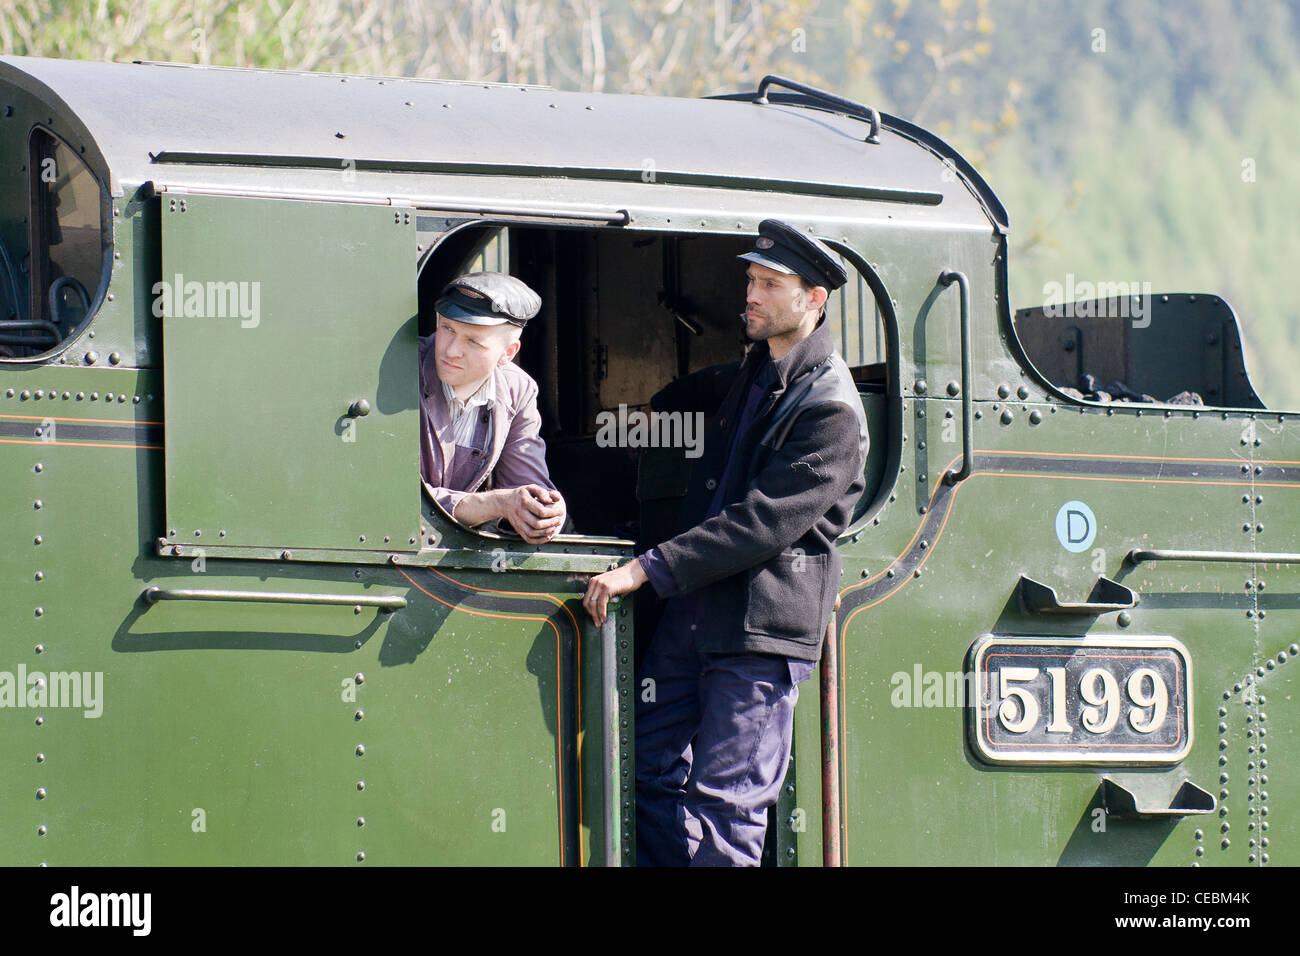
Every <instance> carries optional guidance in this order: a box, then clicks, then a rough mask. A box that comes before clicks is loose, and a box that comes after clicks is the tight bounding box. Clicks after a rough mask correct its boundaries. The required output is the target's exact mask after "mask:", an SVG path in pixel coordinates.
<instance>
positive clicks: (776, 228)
mask: <svg viewBox="0 0 1300 956" xmlns="http://www.w3.org/2000/svg"><path fill="white" fill-rule="evenodd" d="M737 258H739V259H745V260H747V261H749V262H757V263H758V264H759V265H760V266H767V267H768V268H769V269H775V270H776V271H777V272H782V273H785V274H786V275H788V276H800V277H801V278H804V279H807V280H808V281H809V282H811V283H812V284H813V285H819V286H822V287H823V288H825V289H826V291H828V292H834V291H835V290H836V289H838V288H839V287H840V286H842V285H844V283H845V282H847V281H848V279H849V275H848V273H847V272H845V271H844V267H843V266H842V265H840V263H839V259H838V258H837V257H836V255H835V253H833V252H832V251H831V250H830V247H829V246H827V245H826V243H824V242H822V241H821V240H820V239H814V238H813V237H812V236H810V235H807V234H806V233H802V232H800V231H799V230H798V229H796V228H795V227H794V226H791V225H790V224H789V223H785V222H782V221H781V220H779V219H764V220H763V221H762V222H760V223H759V224H758V239H757V240H755V242H754V248H753V250H752V251H750V252H746V253H745V254H744V255H742V256H738V257H737Z"/></svg>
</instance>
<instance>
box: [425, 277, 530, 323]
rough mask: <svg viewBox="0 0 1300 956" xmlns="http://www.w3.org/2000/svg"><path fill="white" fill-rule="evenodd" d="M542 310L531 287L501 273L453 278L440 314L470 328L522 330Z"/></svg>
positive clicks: (439, 309) (439, 310)
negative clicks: (508, 326)
mask: <svg viewBox="0 0 1300 956" xmlns="http://www.w3.org/2000/svg"><path fill="white" fill-rule="evenodd" d="M541 307H542V298H541V296H539V295H538V294H537V293H536V292H534V291H533V290H532V289H530V288H528V286H527V285H526V284H525V283H523V282H521V281H520V280H518V279H516V278H515V277H514V276H508V275H505V274H504V273H501V272H471V273H469V274H468V275H463V276H461V277H460V278H459V279H453V280H452V281H451V283H450V284H448V286H447V288H445V289H444V290H443V291H442V297H441V298H440V299H438V302H437V305H436V308H437V310H438V314H439V315H442V316H446V317H447V318H449V319H455V320H456V321H457V322H466V323H468V324H470V325H504V324H506V323H507V322H509V323H510V324H511V325H517V326H519V327H520V328H523V327H524V325H526V324H527V322H528V320H529V319H531V318H532V317H533V316H535V315H536V314H537V313H538V311H539V310H540V309H541Z"/></svg>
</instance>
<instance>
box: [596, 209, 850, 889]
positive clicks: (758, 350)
mask: <svg viewBox="0 0 1300 956" xmlns="http://www.w3.org/2000/svg"><path fill="white" fill-rule="evenodd" d="M740 258H741V259H745V260H747V261H748V262H749V267H748V269H747V272H746V275H747V278H748V289H747V293H746V309H745V314H744V316H743V317H742V318H743V321H744V324H745V332H746V335H747V336H748V337H749V338H750V339H751V340H752V341H753V342H754V343H755V344H754V345H753V346H752V347H751V348H750V349H749V351H748V353H747V354H746V356H745V358H744V360H743V361H741V362H740V363H739V365H738V366H737V365H730V366H723V367H718V368H713V369H705V370H703V371H701V372H698V373H696V374H694V375H690V376H687V377H686V378H683V379H679V380H678V381H676V382H673V383H672V384H670V385H669V386H668V387H667V388H665V389H664V390H663V391H661V392H660V393H659V394H658V395H656V396H655V398H654V400H653V402H652V406H653V407H654V409H655V410H657V411H675V410H679V409H680V410H683V411H700V410H702V411H705V412H706V413H709V414H714V413H716V414H714V417H713V419H712V420H711V422H710V425H709V428H708V430H707V431H706V433H705V440H704V453H703V456H702V457H701V458H700V459H698V460H697V462H696V463H695V468H694V471H693V473H692V477H691V482H690V486H689V488H688V491H687V495H686V500H685V503H684V504H683V506H682V514H681V518H680V520H679V525H678V526H679V529H681V530H680V533H679V534H677V535H676V536H675V537H672V538H669V539H668V540H667V541H664V542H663V543H662V544H660V545H658V546H657V547H654V548H651V549H650V550H648V551H646V552H645V553H644V554H642V555H640V556H639V557H638V558H636V559H634V560H632V561H630V562H628V563H627V564H624V565H622V566H621V567H619V568H616V569H615V570H613V571H608V572H606V573H604V574H600V575H596V576H595V577H593V578H592V579H591V581H590V582H589V584H588V586H587V592H586V595H585V596H584V598H583V605H584V607H585V608H586V609H587V611H588V613H589V614H590V615H591V617H592V620H593V621H595V623H596V624H597V625H600V624H602V623H603V622H604V620H605V617H606V605H607V604H608V602H609V600H610V599H611V598H614V597H617V596H619V595H623V594H627V593H629V592H631V591H635V590H636V589H637V588H639V587H640V586H641V585H642V584H644V583H645V582H646V581H649V582H650V584H651V586H652V587H653V588H654V590H655V592H656V594H657V595H658V596H659V597H660V598H663V599H666V601H667V603H666V605H665V607H664V613H663V617H662V618H661V620H660V623H659V627H658V629H657V630H656V631H655V633H654V637H653V638H652V639H651V642H650V646H649V649H648V650H647V652H646V654H645V657H644V659H643V660H642V662H641V665H640V667H639V669H638V673H637V692H638V697H637V709H636V780H637V790H636V794H637V860H638V863H641V864H649V865H658V866H686V865H693V866H702V865H713V866H756V865H758V863H759V861H760V858H761V855H762V850H763V841H764V837H765V835H766V830H767V812H768V809H769V808H770V807H771V806H773V805H774V804H775V803H776V798H777V794H778V791H779V788H780V786H781V783H782V781H783V779H784V777H785V773H786V768H787V765H788V764H789V760H790V745H791V735H792V731H793V723H794V705H795V702H796V701H797V700H798V697H799V690H798V685H799V683H800V681H803V680H806V679H807V678H808V677H809V676H810V675H811V674H812V671H813V668H814V665H815V664H816V662H817V660H818V659H819V657H820V655H821V646H822V639H823V636H824V635H825V632H826V628H827V624H828V622H829V620H830V616H831V612H832V609H833V607H834V604H835V597H836V594H837V593H838V590H839V579H840V556H839V552H838V551H837V550H836V548H835V539H836V538H837V537H838V536H839V534H840V533H841V532H842V531H843V530H844V528H845V527H846V526H847V525H848V523H849V520H850V518H851V517H852V514H853V507H854V505H855V504H856V502H857V500H858V497H859V496H860V495H861V494H862V490H863V487H864V483H863V477H862V470H863V464H864V462H865V461H866V454H867V422H866V416H865V415H864V413H863V410H862V403H861V401H860V400H859V398H858V394H857V389H856V388H855V386H854V384H853V380H852V377H851V376H850V374H849V370H848V367H847V366H846V365H845V363H844V360H843V359H842V358H841V357H840V356H839V355H838V354H836V353H835V351H834V348H833V346H832V342H831V334H830V328H829V327H828V325H827V322H826V318H825V308H824V307H825V304H826V299H827V297H828V295H829V294H830V293H831V292H832V291H834V290H835V289H838V288H839V287H840V286H842V285H843V284H844V282H845V281H846V279H847V275H846V273H845V271H844V268H843V267H842V266H841V265H840V263H839V261H838V259H837V257H836V256H835V254H834V253H832V252H831V250H830V249H829V248H827V247H826V246H825V245H824V244H823V243H821V242H819V241H818V240H816V239H813V238H811V237H810V236H808V235H806V234H804V233H802V232H800V231H799V230H797V229H795V228H794V227H793V226H790V225H789V224H787V223H784V222H780V221H778V220H775V219H766V220H764V221H763V222H762V223H760V224H759V237H758V239H757V241H756V242H755V244H754V248H753V250H752V251H751V252H748V253H746V254H744V255H742V256H740ZM719 400H720V401H719Z"/></svg>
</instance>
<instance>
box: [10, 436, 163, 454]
mask: <svg viewBox="0 0 1300 956" xmlns="http://www.w3.org/2000/svg"><path fill="white" fill-rule="evenodd" d="M0 444H5V445H64V446H73V447H77V448H147V449H149V450H150V451H162V450H163V446H162V445H129V444H127V443H126V442H110V441H41V440H40V439H39V438H0Z"/></svg>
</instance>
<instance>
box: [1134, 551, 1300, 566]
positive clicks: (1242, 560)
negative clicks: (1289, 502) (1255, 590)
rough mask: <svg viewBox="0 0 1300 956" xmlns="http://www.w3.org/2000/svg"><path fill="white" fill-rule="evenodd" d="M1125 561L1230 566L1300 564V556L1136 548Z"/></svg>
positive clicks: (1273, 553)
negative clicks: (1189, 562) (1192, 562)
mask: <svg viewBox="0 0 1300 956" xmlns="http://www.w3.org/2000/svg"><path fill="white" fill-rule="evenodd" d="M1125 560H1127V561H1128V562H1129V563H1130V564H1141V563H1142V562H1143V561H1209V562H1217V561H1222V562H1227V563H1229V564H1256V563H1258V564H1300V554H1290V553H1288V552H1285V551H1276V552H1268V551H1176V550H1170V549H1162V548H1134V549H1133V550H1132V551H1130V552H1129V553H1128V554H1127V555H1125Z"/></svg>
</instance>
